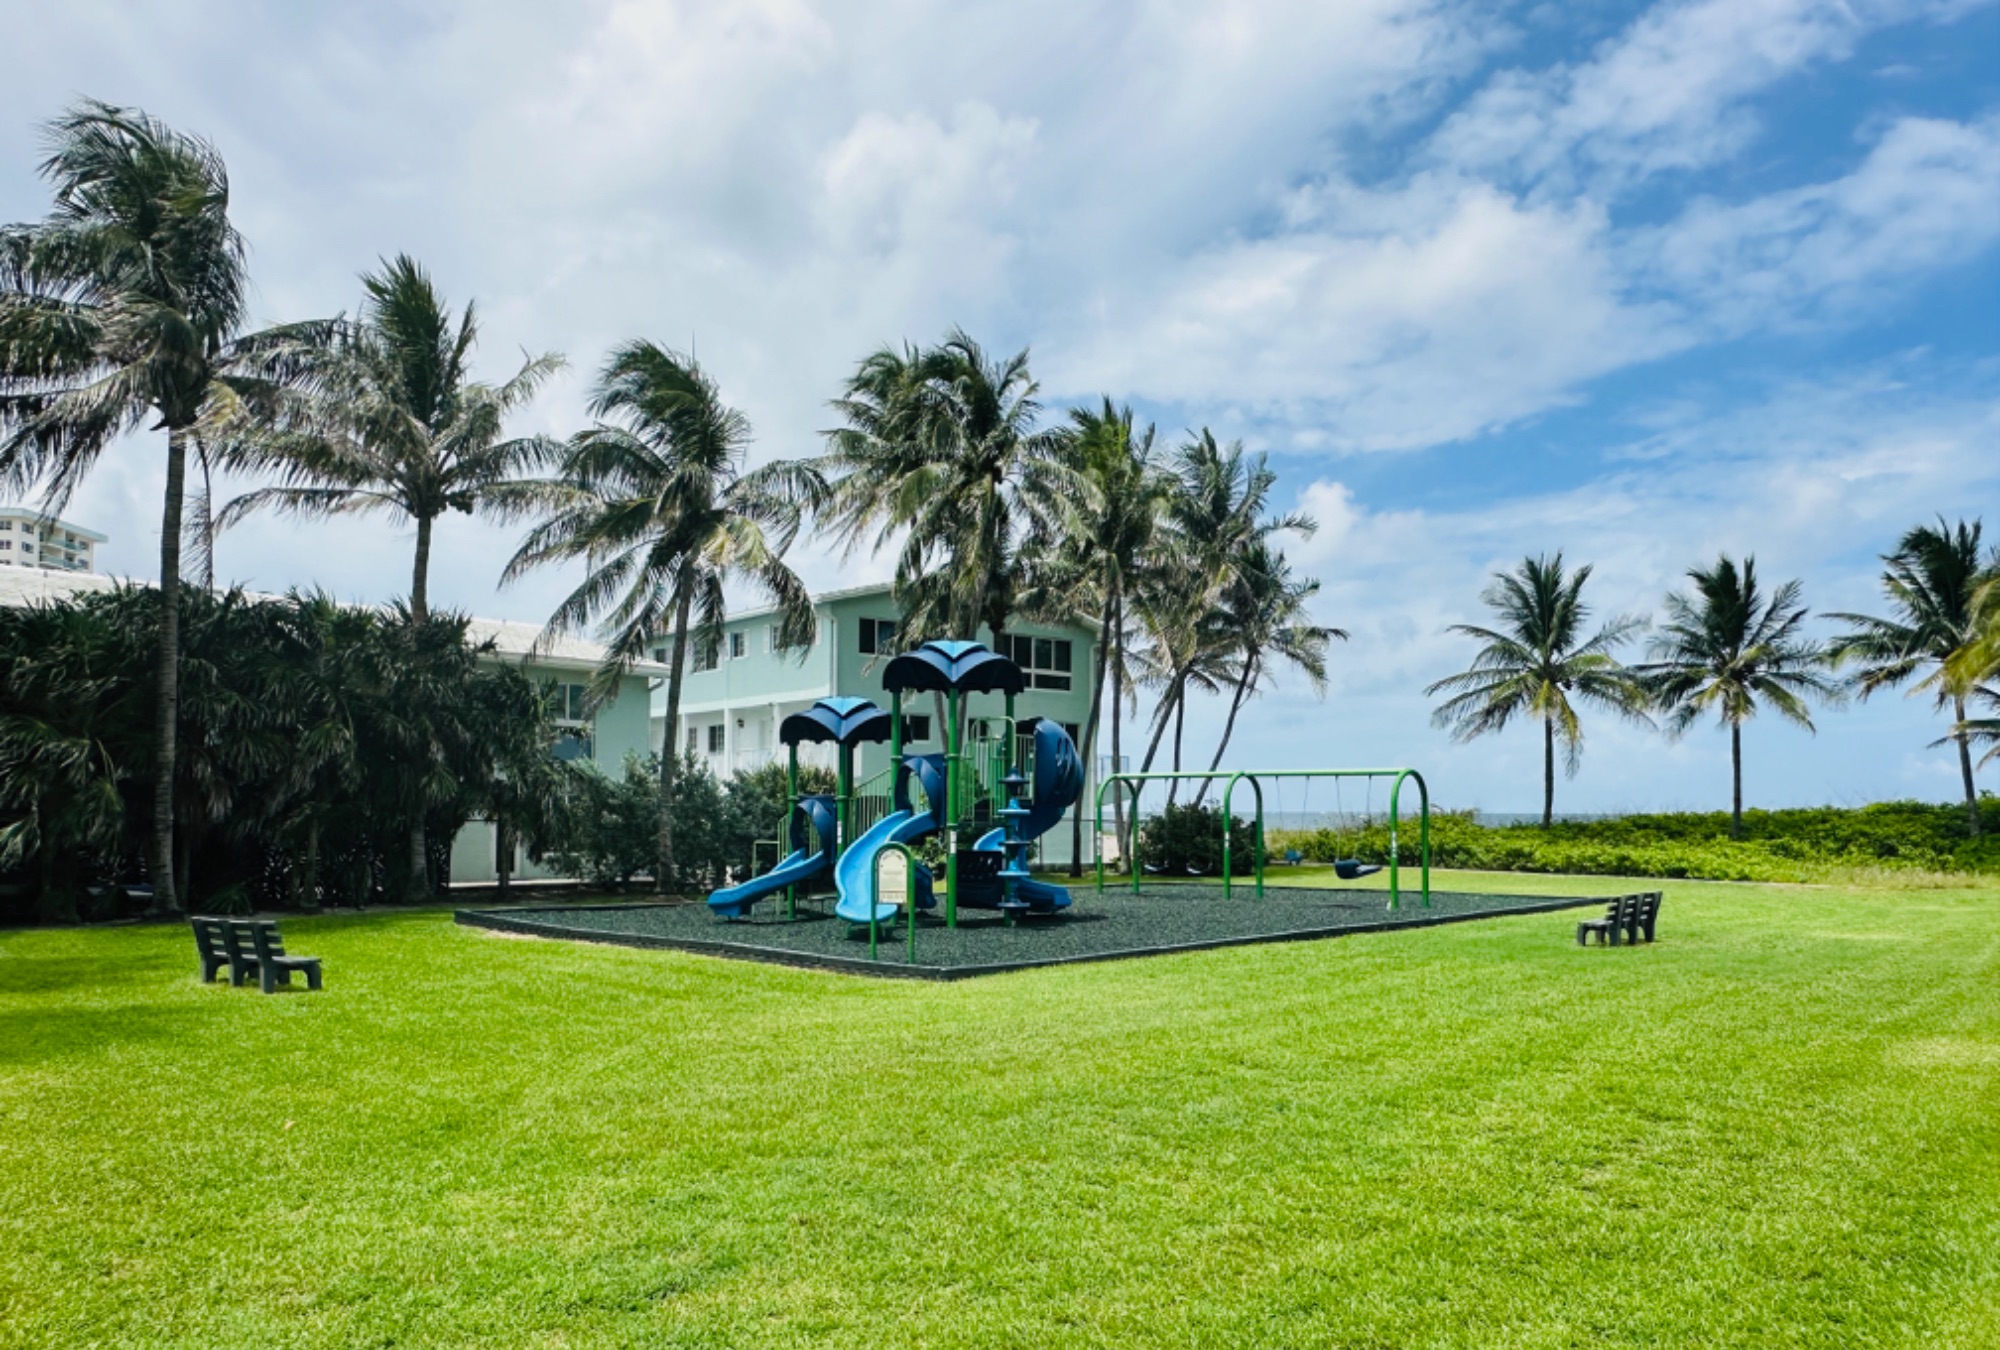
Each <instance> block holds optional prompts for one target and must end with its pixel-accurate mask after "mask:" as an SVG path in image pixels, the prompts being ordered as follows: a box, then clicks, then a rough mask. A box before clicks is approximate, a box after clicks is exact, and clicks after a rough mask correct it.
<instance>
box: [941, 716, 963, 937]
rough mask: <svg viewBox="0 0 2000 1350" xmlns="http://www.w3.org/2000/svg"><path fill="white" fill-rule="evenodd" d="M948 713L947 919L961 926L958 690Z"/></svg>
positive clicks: (946, 923)
mask: <svg viewBox="0 0 2000 1350" xmlns="http://www.w3.org/2000/svg"><path fill="white" fill-rule="evenodd" d="M945 714H946V716H948V717H949V718H950V719H951V726H950V727H949V728H948V729H947V730H946V732H945V736H946V737H947V739H946V741H945V747H946V753H945V757H944V800H945V811H946V813H947V814H948V815H949V816H950V817H951V818H950V819H949V820H947V821H946V822H945V828H944V922H945V927H947V928H956V927H958V755H959V738H958V690H956V689H954V690H952V691H951V694H950V696H949V697H948V698H947V699H946V703H945Z"/></svg>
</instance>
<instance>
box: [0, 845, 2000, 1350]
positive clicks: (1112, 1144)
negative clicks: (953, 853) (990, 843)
mask: <svg viewBox="0 0 2000 1350" xmlns="http://www.w3.org/2000/svg"><path fill="white" fill-rule="evenodd" d="M1440 884H1447V885H1452V886H1457V887H1460V888H1465V889H1476V888H1478V887H1479V886H1481V885H1495V886H1496V888H1501V889H1515V890H1520V891H1524V892H1525V891H1537V892H1559V891H1561V890H1563V889H1565V887H1566V883H1565V882H1564V881H1563V880H1562V879H1559V878H1521V877H1510V878H1505V879H1504V880H1501V881H1499V882H1497V883H1496V879H1495V878H1492V877H1483V876H1466V875H1463V874H1461V875H1458V876H1451V877H1441V878H1440ZM1604 886H1605V882H1604V880H1603V879H1601V878H1590V879H1584V880H1578V881H1573V882H1569V883H1567V888H1568V889H1570V890H1573V891H1576V892H1580V893H1581V892H1589V891H1593V890H1599V891H1601V890H1602V889H1603V888H1604ZM1634 888H1636V885H1635V887H1634ZM1666 889H1667V900H1666V906H1665V909H1664V911H1663V914H1662V918H1661V927H1660V934H1661V940H1660V942H1659V944H1658V945H1657V946H1654V947H1651V948H1640V949H1636V950H1634V949H1620V950H1599V949H1592V950H1590V951H1588V952H1585V951H1579V950H1578V949H1577V948H1576V947H1575V946H1574V945H1573V942H1572V939H1571V932H1572V931H1573V927H1574V924H1575V921H1576V918H1577V916H1576V915H1574V914H1550V915H1539V916H1530V917H1524V918H1516V919H1500V920H1491V921H1484V922H1478V923H1467V924H1456V925H1449V926H1446V927H1441V928H1432V929H1424V930H1418V931H1409V932H1399V933H1387V934H1381V935H1376V936H1364V937H1350V938H1343V939H1339V940H1334V941H1326V942H1314V943H1300V944H1291V945H1283V946H1267V947H1252V948H1239V949H1233V950H1225V951H1216V952H1206V953H1200V954H1193V955H1187V956H1175V957H1161V958H1155V959H1150V960H1141V961H1126V962H1120V963H1115V964H1109V965H1087V966H1072V967H1066V968H1060V969H1054V970H1048V971H1040V972H1033V973H1028V974H1021V975H1008V976H997V977H993V978H990V979H982V980H977V981H972V982H968V983H964V984H953V985H933V984H903V983H898V982H892V981H877V980H863V979H856V978H852V977H846V976H838V975H828V974H819V973H811V972H801V971H791V970H786V969H782V968H776V967H769V966H761V965H754V964H749V963H736V962H724V961H715V960H708V959H704V958H700V957H692V956H680V955H675V954H669V953H663V952H648V951H634V950H626V949H620V948H614V947H599V946H582V945H569V944H562V943H552V942H541V941H531V940H521V939H512V938H502V937H496V936H492V935H489V934H485V933H481V932H477V931H474V930H470V929H464V928H457V927H454V926H453V925H452V923H451V921H450V917H449V915H448V914H446V913H442V912H412V913H397V914H381V915H370V916H367V917H363V918H330V919H321V920H317V921H304V920H291V921H288V922H287V923H286V936H287V938H288V940H289V942H290V945H292V946H293V947H294V948H296V949H298V950H302V951H307V952H312V953H315V954H318V955H321V956H324V957H325V958H326V962H327V987H326V990H325V992H323V993H321V994H316V995H308V994H304V993H298V994H293V995H290V996H285V997H275V998H265V997H263V996H261V995H259V994H258V993H256V992H255V990H254V989H243V990H236V989H231V988H229V987H228V986H227V984H226V983H224V984H220V985H215V986H203V985H201V984H199V983H198V982H197V981H196V980H195V978H194V974H193V970H194V965H195V962H194V951H193V943H192V941H191V940H190V939H189V938H188V936H187V935H186V934H185V932H183V931H182V930H179V929H171V930H168V929H156V928H126V929H115V930H99V931H50V932H15V933H7V934H0V1252H4V1253H5V1259H4V1260H0V1344H5V1345H35V1346H45V1345H62V1346H77V1345H99V1344H102V1345H114V1344H115V1345H126V1344H199V1345H224V1346H248V1345H257V1346H275V1345H299V1346H316V1347H317V1346H348V1345H357V1346H359V1345H370V1346H387V1345H392V1344H393V1345H396V1346H415V1345H462V1344H487V1345H496V1346H498V1345H506V1346H516V1345H550V1346H557V1345H560V1346H585V1345H715V1346H736V1345H763V1344H787V1345H789V1344H810V1343H821V1342H825V1343H834V1344H852V1345H866V1346H900V1345H927V1346H950V1345H982V1346H983V1345H1020V1346H1044V1345H1146V1346H1153V1345H1188V1346H1212V1345H1235V1344H1242V1345H1287V1346H1355V1347H1386V1346H1466V1347H1482V1348H1487V1347H1503V1346H1582V1345H1591V1346H1597V1345H1617V1346H1623V1345H1651V1346H1673V1347H1680V1346H1690V1345H1703V1346H1719V1345H1744V1346H1768V1345H1816V1346H1828V1347H1836V1346H1837V1347H1852V1346H1867V1345H1906V1346H1913V1347H1914V1346H1926V1347H1930V1346H1986V1347H1990V1346H1995V1345H2000V892H1996V891H1994V890H1992V889H1986V890H1935V891H1900V892H1859V891H1842V890H1836V889H1806V888H1782V887H1755V886H1731V885H1701V884H1692V883H1668V885H1667V888H1666Z"/></svg>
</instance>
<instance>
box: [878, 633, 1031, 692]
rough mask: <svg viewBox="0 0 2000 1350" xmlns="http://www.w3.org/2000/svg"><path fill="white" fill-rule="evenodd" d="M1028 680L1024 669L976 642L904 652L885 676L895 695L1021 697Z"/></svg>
mask: <svg viewBox="0 0 2000 1350" xmlns="http://www.w3.org/2000/svg"><path fill="white" fill-rule="evenodd" d="M1027 685H1028V681H1027V679H1026V678H1025V677H1024V676H1023V675H1022V674H1021V668H1020V667H1019V666H1017V665H1015V664H1014V663H1013V662H1012V661H1009V660H1008V659H1007V658H1006V657H1004V656H1001V655H1000V654H999V653H997V652H992V651H988V650H987V649H986V648H985V647H982V646H981V645H980V644H979V643H977V642H959V641H941V642H926V643H925V644H924V645H923V646H921V647H919V648H917V649H916V650H915V651H913V652H904V653H903V654H902V655H901V656H899V657H897V658H896V659H895V660H893V661H891V662H890V663H889V668H888V669H887V670H886V671H884V672H883V674H882V687H883V688H884V689H886V690H888V691H889V692H890V693H892V694H902V693H908V692H909V691H911V690H917V691H919V692H921V691H926V690H939V691H945V692H949V691H950V690H953V689H956V690H957V691H958V692H960V693H961V694H1018V693H1020V692H1021V691H1022V690H1023V689H1025V688H1027Z"/></svg>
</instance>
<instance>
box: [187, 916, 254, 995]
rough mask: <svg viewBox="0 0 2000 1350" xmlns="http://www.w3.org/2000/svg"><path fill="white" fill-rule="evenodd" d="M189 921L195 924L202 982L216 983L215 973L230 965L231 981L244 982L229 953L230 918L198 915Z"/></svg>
mask: <svg viewBox="0 0 2000 1350" xmlns="http://www.w3.org/2000/svg"><path fill="white" fill-rule="evenodd" d="M188 922H189V923H190V924H192V925H193V926H194V945H195V950H197V951H199V952H200V953H201V982H202V983H203V984H214V983H215V973H216V972H217V971H219V970H221V969H222V968H223V967H224V966H228V967H229V982H230V983H231V984H241V983H243V981H242V980H240V979H238V978H237V977H236V966H235V963H234V961H233V960H232V959H231V957H230V955H229V920H227V919H204V918H201V917H196V918H193V919H190V920H189V921H188Z"/></svg>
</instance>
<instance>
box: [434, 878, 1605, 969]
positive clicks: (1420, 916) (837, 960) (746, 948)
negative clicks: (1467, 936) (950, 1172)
mask: <svg viewBox="0 0 2000 1350" xmlns="http://www.w3.org/2000/svg"><path fill="white" fill-rule="evenodd" d="M1522 898H1523V899H1526V898H1528V897H1522ZM1610 899H1612V897H1610V896H1604V895H1593V896H1555V897H1550V898H1548V899H1543V900H1537V901H1536V903H1533V904H1526V905H1510V906H1508V907H1507V908H1505V909H1484V910H1478V911H1476V912H1473V913H1464V914H1424V913H1421V912H1418V913H1415V914H1412V915H1410V916H1409V917H1400V916H1399V917H1397V918H1393V919H1389V920H1386V921H1384V922H1379V923H1357V924H1342V925H1339V926H1338V927H1322V928H1293V929H1287V930H1285V931H1284V932H1279V933H1249V934H1243V935H1239V936H1233V937H1221V938H1206V939H1203V940H1202V941H1199V942H1177V943H1172V944H1170V945H1166V946H1160V947H1121V948H1118V949H1116V950H1114V951H1106V952H1084V953H1080V954H1078V955H1075V956H1050V957H1039V958H1036V959H1033V960H1026V961H1000V962H988V963H985V964H981V965H969V966H937V965H905V964H903V963H900V962H888V961H868V960H863V959H860V958H856V957H850V956H827V955H823V954H821V953H817V952H801V951H794V950H792V949H789V948H784V947H761V946H757V945H755V944H752V943H747V942H724V941H720V940H711V939H707V938H680V937H661V936H659V935H658V934H655V933H620V932H616V931H613V930H609V929H601V928H574V927H570V926H567V925H563V924H554V923H542V922H537V921H535V920H533V919H528V918H522V917H519V916H521V915H528V914H557V913H573V912H575V911H577V910H579V909H650V908H654V907H655V906H654V905H651V904H646V903H643V902H640V903H625V904H608V905H550V906H536V907H534V908H528V909H514V910H479V909H459V910H454V911H452V920H453V922H455V923H458V924H460V925H463V926H464V927H467V928H485V929H490V930H492V931H495V932H503V933H519V934H522V935H523V936H528V937H547V938H562V939H564V940H566V941H571V942H596V943H601V944H604V945H607V946H614V947H639V948H646V949H651V950H667V951H684V952H690V953H692V954H694V955H697V956H717V957H723V958H725V959H729V960H736V961H757V962H761V963H763V964H765V965H778V966H792V967H795V968H800V969H806V970H825V971H830V972H832V973H835V974H842V975H871V976H874V977H876V978H877V979H903V980H934V981H950V980H967V979H976V978H978V977H980V976H983V975H1007V974H1013V973H1016V972H1019V971H1027V970H1042V969H1046V968H1048V967H1051V966H1074V965H1082V964H1085V963H1087V962H1094V961H1128V960H1134V959H1137V958H1140V957H1146V956H1171V955H1176V954H1180V953H1185V952H1204V951H1217V950H1221V949H1224V948H1228V947H1254V946H1263V945H1266V944H1269V943H1277V942H1316V941H1320V940H1322V939H1325V938H1336V937H1346V936H1348V935H1350V934H1354V933H1387V932H1395V931H1397V930H1399V929H1405V928H1435V927H1437V926H1439V925H1441V924H1447V923H1469V922H1472V921H1474V920H1478V919H1502V918H1512V917H1517V916H1520V915H1526V914H1552V913H1556V912H1558V911H1561V910H1565V909H1584V908H1590V907H1595V906H1600V905H1603V904H1605V903H1607V902H1608V901H1609V900H1610ZM1252 903H1254V902H1252Z"/></svg>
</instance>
